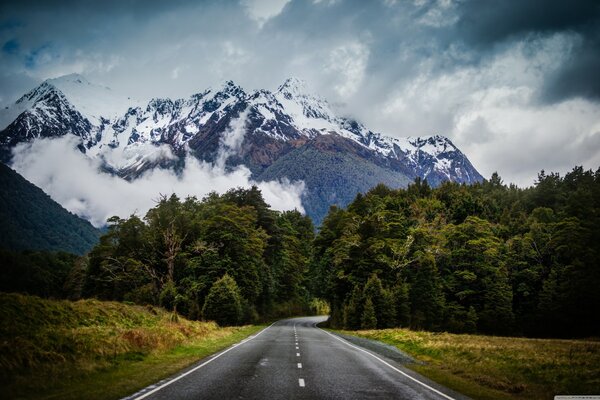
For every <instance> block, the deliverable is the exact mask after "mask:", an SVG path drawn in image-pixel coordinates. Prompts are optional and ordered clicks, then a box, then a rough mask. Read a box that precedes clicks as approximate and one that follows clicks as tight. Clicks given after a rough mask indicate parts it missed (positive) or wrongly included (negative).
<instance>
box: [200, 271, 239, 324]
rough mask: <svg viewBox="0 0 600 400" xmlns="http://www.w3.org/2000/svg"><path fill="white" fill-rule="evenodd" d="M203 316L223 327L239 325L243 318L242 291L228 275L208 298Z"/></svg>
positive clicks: (215, 285) (211, 290)
mask: <svg viewBox="0 0 600 400" xmlns="http://www.w3.org/2000/svg"><path fill="white" fill-rule="evenodd" d="M202 315H203V316H204V319H206V320H213V321H215V322H217V323H218V324H219V325H221V326H228V325H237V324H238V323H239V322H240V319H241V317H242V303H241V296H240V290H239V288H238V285H237V283H235V280H234V279H233V278H232V277H231V276H229V275H228V274H225V275H223V277H222V278H221V279H219V280H217V281H216V282H215V283H214V284H213V285H212V287H211V288H210V291H209V292H208V296H206V301H205V302H204V307H203V308H202Z"/></svg>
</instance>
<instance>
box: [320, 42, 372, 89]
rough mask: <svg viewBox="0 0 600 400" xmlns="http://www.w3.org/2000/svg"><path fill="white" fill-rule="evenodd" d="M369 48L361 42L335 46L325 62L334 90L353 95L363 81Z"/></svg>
mask: <svg viewBox="0 0 600 400" xmlns="http://www.w3.org/2000/svg"><path fill="white" fill-rule="evenodd" d="M368 60H369V49H368V48H367V46H365V45H363V44H361V43H357V42H354V43H349V44H345V45H342V46H339V47H336V48H334V49H333V50H332V51H331V52H330V53H329V57H328V59H327V63H326V64H325V71H327V72H329V73H330V74H331V77H332V80H333V81H332V84H333V88H334V90H335V91H336V92H337V94H338V95H339V96H340V97H347V96H351V95H353V94H354V93H356V91H357V90H358V88H359V87H360V84H361V83H362V81H363V78H364V75H365V70H366V67H367V61H368Z"/></svg>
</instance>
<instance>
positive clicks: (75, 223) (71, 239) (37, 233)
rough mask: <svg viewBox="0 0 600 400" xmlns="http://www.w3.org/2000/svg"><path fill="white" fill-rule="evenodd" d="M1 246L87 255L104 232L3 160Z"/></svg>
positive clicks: (0, 214) (0, 197)
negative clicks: (73, 212)
mask: <svg viewBox="0 0 600 400" xmlns="http://www.w3.org/2000/svg"><path fill="white" fill-rule="evenodd" d="M0 189H1V190H0V248H3V249H9V250H62V251H67V252H70V253H74V254H84V253H86V252H87V251H88V250H90V249H91V248H92V247H93V246H94V245H95V244H96V243H97V242H98V238H99V236H100V231H99V230H97V229H96V228H94V227H93V226H92V224H90V223H89V222H87V221H85V220H83V219H81V218H79V217H78V216H76V215H74V214H71V213H70V212H68V211H67V210H65V209H64V208H63V207H61V205H60V204H58V203H57V202H55V201H54V200H52V199H51V198H50V197H49V196H48V195H47V194H46V193H44V192H43V191H42V190H41V189H40V188H38V187H37V186H35V185H34V184H32V183H30V182H29V181H27V180H26V179H25V178H23V177H22V176H21V175H19V174H18V173H17V172H15V171H13V170H12V169H10V168H9V167H7V166H6V165H4V164H2V163H0Z"/></svg>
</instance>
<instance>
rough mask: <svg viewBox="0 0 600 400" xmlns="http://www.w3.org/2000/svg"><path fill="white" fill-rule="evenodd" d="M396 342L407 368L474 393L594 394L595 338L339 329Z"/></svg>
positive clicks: (597, 369) (597, 373)
mask: <svg viewBox="0 0 600 400" xmlns="http://www.w3.org/2000/svg"><path fill="white" fill-rule="evenodd" d="M342 332H343V333H345V334H350V335H355V336H360V337H364V338H368V339H375V340H379V341H381V342H384V343H387V344H391V345H393V346H396V347H397V348H399V349H400V350H402V351H404V352H406V353H408V354H410V355H411V356H413V357H414V358H415V359H417V360H420V361H424V362H425V363H424V364H423V365H418V364H413V365H409V367H410V368H412V369H414V370H415V371H417V372H419V373H421V374H422V375H424V376H427V377H428V378H430V379H432V380H434V381H436V382H438V383H440V384H442V385H444V386H447V387H449V388H451V389H454V390H456V391H458V392H460V393H463V394H465V395H467V396H470V397H472V398H474V399H536V400H537V399H552V398H553V396H554V395H555V394H600V341H596V340H559V339H527V338H515V337H495V336H484V335H457V334H450V333H432V332H416V331H411V330H408V329H383V330H365V331H342Z"/></svg>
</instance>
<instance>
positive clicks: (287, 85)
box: [277, 77, 306, 99]
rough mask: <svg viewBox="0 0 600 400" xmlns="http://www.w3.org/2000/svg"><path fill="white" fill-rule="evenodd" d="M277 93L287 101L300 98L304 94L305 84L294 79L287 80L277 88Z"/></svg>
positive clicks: (300, 80)
mask: <svg viewBox="0 0 600 400" xmlns="http://www.w3.org/2000/svg"><path fill="white" fill-rule="evenodd" d="M277 93H281V94H283V95H284V96H285V97H286V98H288V99H291V98H292V97H296V96H301V95H303V94H305V93H306V82H305V81H304V80H302V79H299V78H295V77H291V78H287V79H286V80H285V82H283V84H282V85H281V86H279V88H277Z"/></svg>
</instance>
